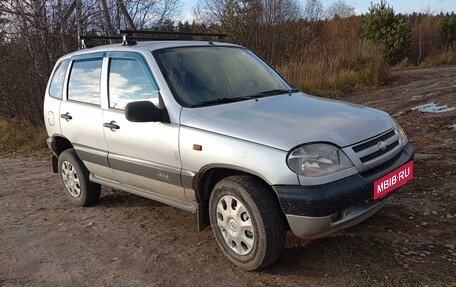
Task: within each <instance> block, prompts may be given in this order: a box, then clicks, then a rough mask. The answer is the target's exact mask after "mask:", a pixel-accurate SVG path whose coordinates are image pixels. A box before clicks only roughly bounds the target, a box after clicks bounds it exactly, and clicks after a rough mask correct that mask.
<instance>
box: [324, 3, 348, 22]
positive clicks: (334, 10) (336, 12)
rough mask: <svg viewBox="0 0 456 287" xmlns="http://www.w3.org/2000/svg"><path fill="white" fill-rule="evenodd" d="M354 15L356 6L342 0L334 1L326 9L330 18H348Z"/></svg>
mask: <svg viewBox="0 0 456 287" xmlns="http://www.w3.org/2000/svg"><path fill="white" fill-rule="evenodd" d="M352 15H355V7H353V6H351V5H349V4H347V3H346V2H345V1H342V0H339V1H337V2H334V3H333V4H331V5H330V6H329V7H328V9H327V10H326V17H327V18H328V19H333V18H348V17H350V16H352Z"/></svg>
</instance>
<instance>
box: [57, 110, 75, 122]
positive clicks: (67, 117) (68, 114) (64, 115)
mask: <svg viewBox="0 0 456 287" xmlns="http://www.w3.org/2000/svg"><path fill="white" fill-rule="evenodd" d="M60 117H61V118H62V119H65V120H67V121H69V120H71V119H72V118H73V117H72V116H71V115H70V113H68V112H67V113H65V114H61V115H60Z"/></svg>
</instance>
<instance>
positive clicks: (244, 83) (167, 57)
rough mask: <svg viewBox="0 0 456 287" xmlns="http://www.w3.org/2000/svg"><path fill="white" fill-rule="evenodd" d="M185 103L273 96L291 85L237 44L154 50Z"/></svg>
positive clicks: (176, 96)
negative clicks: (232, 45)
mask: <svg viewBox="0 0 456 287" xmlns="http://www.w3.org/2000/svg"><path fill="white" fill-rule="evenodd" d="M154 55H155V58H156V60H157V63H158V65H159V66H160V69H161V71H162V73H163V75H164V76H165V78H166V81H167V82H168V85H169V86H170V88H171V90H172V92H173V94H174V97H175V98H176V100H177V101H178V102H179V103H180V104H181V105H182V106H184V107H196V106H203V105H205V104H206V103H207V104H208V105H210V104H221V103H227V102H234V101H239V100H247V99H251V98H257V97H263V96H272V95H274V94H280V93H284V92H286V91H289V90H290V86H289V85H288V84H287V83H286V82H285V81H284V80H283V79H282V78H281V77H280V76H279V75H278V74H277V73H276V72H275V71H274V70H273V69H271V68H270V67H269V66H268V65H267V64H266V63H264V62H263V61H262V60H261V59H259V58H258V57H257V56H255V54H253V53H252V52H251V51H249V50H247V49H244V48H238V47H220V46H207V47H205V46H200V47H179V48H171V49H164V50H159V51H156V52H154Z"/></svg>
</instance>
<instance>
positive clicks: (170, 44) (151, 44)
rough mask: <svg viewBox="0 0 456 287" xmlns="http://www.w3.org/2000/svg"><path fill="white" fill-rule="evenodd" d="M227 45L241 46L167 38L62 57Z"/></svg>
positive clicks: (102, 46) (81, 51) (104, 47)
mask: <svg viewBox="0 0 456 287" xmlns="http://www.w3.org/2000/svg"><path fill="white" fill-rule="evenodd" d="M209 45H210V46H225V47H226V46H228V47H242V46H239V45H236V44H232V43H227V42H209V41H181V40H171V41H170V40H168V41H144V42H137V43H136V44H134V45H122V44H121V43H116V44H109V45H101V46H96V47H93V48H85V49H81V50H78V51H75V52H72V53H69V54H67V55H65V56H63V57H62V58H68V57H72V56H77V55H84V54H91V53H97V52H110V51H112V52H114V51H123V52H128V51H130V52H133V51H136V52H138V51H143V52H146V51H149V52H152V51H155V50H160V49H165V48H174V47H198V46H209Z"/></svg>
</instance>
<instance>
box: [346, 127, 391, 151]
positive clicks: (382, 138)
mask: <svg viewBox="0 0 456 287" xmlns="http://www.w3.org/2000/svg"><path fill="white" fill-rule="evenodd" d="M394 135H395V133H394V130H392V131H389V132H387V133H386V134H384V135H382V136H379V137H377V138H374V139H373V140H369V141H367V142H364V143H362V144H360V145H357V146H354V147H353V151H354V152H359V151H362V150H365V149H367V148H370V147H372V146H375V145H377V144H378V142H379V141H385V140H387V139H389V138H391V137H393V136H394Z"/></svg>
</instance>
